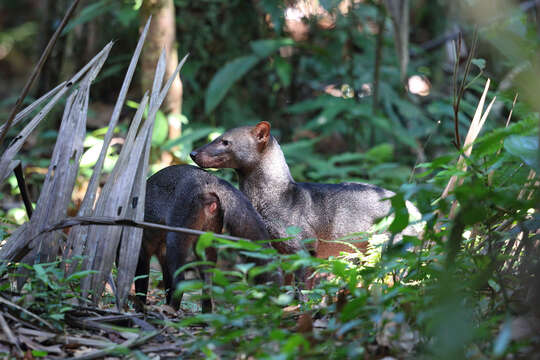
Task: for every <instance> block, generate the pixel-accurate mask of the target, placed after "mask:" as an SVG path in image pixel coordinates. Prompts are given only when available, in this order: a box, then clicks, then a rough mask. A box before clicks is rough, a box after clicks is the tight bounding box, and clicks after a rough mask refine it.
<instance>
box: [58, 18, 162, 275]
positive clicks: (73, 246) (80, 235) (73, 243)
mask: <svg viewBox="0 0 540 360" xmlns="http://www.w3.org/2000/svg"><path fill="white" fill-rule="evenodd" d="M150 21H151V17H150V18H149V19H148V21H147V22H146V25H145V27H144V29H143V31H142V33H141V36H140V37H139V41H138V43H137V47H136V48H135V51H134V53H133V56H132V57H131V61H130V63H129V67H128V70H127V71H126V75H125V77H124V81H123V83H122V87H121V89H120V93H119V94H118V98H117V100H116V104H115V106H114V110H113V113H112V114H111V120H110V121H109V128H108V129H107V133H106V134H105V137H104V139H103V146H102V148H101V152H100V154H99V157H98V160H97V162H96V165H95V166H94V171H93V173H92V176H91V177H90V182H89V183H88V188H87V190H86V193H85V195H84V198H83V201H82V203H81V206H80V207H79V211H78V213H77V215H79V216H89V215H92V214H93V211H94V203H95V199H96V194H97V188H98V185H99V178H100V175H101V171H102V169H103V164H104V163H105V157H106V155H107V149H108V148H109V145H110V142H111V140H112V137H113V133H114V128H115V127H116V125H117V123H118V119H119V118H120V112H121V110H122V107H123V106H124V102H125V100H126V96H127V92H128V89H129V86H130V84H131V80H132V79H133V74H134V73H135V69H136V67H137V62H138V61H139V57H140V55H141V51H142V48H143V44H144V40H145V39H146V35H147V34H148V28H149V26H150ZM88 230H89V229H88V227H86V226H83V227H74V228H73V229H71V232H70V233H69V237H68V241H67V244H68V249H70V250H71V255H70V257H71V259H72V260H73V259H74V258H78V257H80V256H81V255H82V254H83V253H84V252H85V248H86V246H87V235H88ZM76 266H77V263H76V262H72V265H71V266H69V268H68V273H72V272H73V271H74V270H75V268H76Z"/></svg>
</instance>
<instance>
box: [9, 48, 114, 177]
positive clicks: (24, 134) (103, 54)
mask: <svg viewBox="0 0 540 360" xmlns="http://www.w3.org/2000/svg"><path fill="white" fill-rule="evenodd" d="M111 47H112V43H109V44H107V45H106V46H105V47H104V48H103V50H102V51H100V52H99V54H98V55H96V56H94V58H93V59H92V60H90V62H88V64H86V65H85V66H84V67H83V68H82V69H81V70H80V71H79V72H78V73H76V74H75V75H74V76H73V77H72V78H71V79H70V80H69V81H68V82H66V83H63V84H64V85H63V86H62V87H61V89H60V90H58V91H57V92H56V94H55V95H54V96H53V97H52V99H51V100H50V101H49V102H48V103H47V104H46V105H45V107H43V109H41V111H39V112H38V114H37V115H36V116H34V118H33V119H32V120H31V121H30V122H29V123H28V124H27V125H26V126H25V127H24V128H23V129H22V131H21V132H20V133H19V135H17V137H15V139H14V140H13V141H12V142H11V144H10V145H9V146H8V148H7V149H6V151H5V152H4V153H3V154H2V157H1V158H0V183H1V182H3V181H4V180H5V179H6V178H7V177H8V175H9V174H10V172H9V165H10V163H11V161H12V160H13V158H14V157H15V155H17V153H18V152H19V150H20V149H21V147H22V145H23V144H24V141H25V140H26V139H27V138H28V136H29V135H30V133H32V131H33V130H34V129H35V128H36V127H37V126H38V125H39V123H40V122H41V121H42V120H43V119H44V118H45V116H46V115H47V114H48V113H49V111H51V109H52V108H53V107H54V105H56V103H57V102H58V100H60V98H61V97H62V96H63V95H64V94H65V93H66V92H67V91H68V90H70V89H71V88H72V85H73V84H74V83H76V82H77V81H79V79H80V78H81V77H82V76H83V75H84V74H85V73H86V72H88V70H90V69H91V68H93V67H94V66H96V64H98V63H99V62H100V61H104V60H105V59H106V58H107V56H108V55H109V52H110V50H111ZM50 93H51V92H49V94H50ZM49 96H50V95H49ZM38 101H43V100H38ZM34 108H35V107H34ZM23 111H26V109H25V110H23Z"/></svg>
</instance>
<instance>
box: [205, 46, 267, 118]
mask: <svg viewBox="0 0 540 360" xmlns="http://www.w3.org/2000/svg"><path fill="white" fill-rule="evenodd" d="M260 60H261V58H260V57H258V56H256V55H247V56H242V57H239V58H236V59H234V60H232V61H231V62H228V63H227V64H225V66H224V67H223V68H221V69H220V70H219V71H218V72H217V73H216V74H215V75H214V77H213V78H212V80H211V81H210V85H209V86H208V89H207V90H206V95H205V100H204V112H205V113H206V114H207V115H208V114H210V113H211V112H212V111H213V110H214V109H215V108H216V106H218V105H219V103H220V102H221V100H223V98H224V97H225V95H226V94H227V92H228V91H229V89H230V88H231V86H233V85H234V83H235V82H237V81H238V80H239V79H240V78H242V76H244V75H245V74H246V73H247V72H248V71H249V70H251V69H252V68H253V67H254V66H255V65H256V64H257V63H258V62H259V61H260Z"/></svg>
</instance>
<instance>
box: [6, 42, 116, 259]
mask: <svg viewBox="0 0 540 360" xmlns="http://www.w3.org/2000/svg"><path fill="white" fill-rule="evenodd" d="M111 47H112V43H109V44H108V45H107V46H105V47H104V48H103V50H102V51H100V53H99V54H98V55H96V56H95V57H94V58H93V59H92V60H91V61H90V62H89V63H88V64H87V65H85V66H84V67H83V68H82V69H81V70H80V71H79V72H77V73H76V74H75V75H74V76H73V77H72V78H71V79H70V81H68V82H66V83H62V84H61V86H58V87H57V89H54V90H53V91H51V92H49V93H48V94H46V95H45V96H44V97H42V98H40V99H39V100H38V102H43V101H45V100H46V99H47V97H51V96H52V99H51V100H50V101H49V102H48V103H47V104H46V105H45V107H44V108H43V109H42V110H41V111H40V112H39V113H38V114H37V115H36V116H35V117H34V118H33V119H32V120H31V121H30V122H29V123H28V124H27V125H26V127H25V128H24V129H23V130H22V131H21V132H20V133H19V135H18V136H17V138H16V140H15V141H14V142H12V144H11V145H10V146H9V147H8V149H7V150H6V152H4V154H3V156H2V159H1V160H0V168H2V167H3V169H4V170H0V174H2V175H0V178H2V176H3V178H5V177H6V176H7V175H9V173H10V171H12V165H13V164H14V161H13V160H12V158H13V157H14V156H15V155H16V154H17V153H18V151H19V150H20V148H21V146H22V144H23V143H24V140H25V139H26V138H27V137H28V135H29V134H30V133H31V132H32V131H33V130H34V129H35V127H36V126H37V125H38V124H39V122H40V121H41V120H42V119H43V118H44V117H45V115H46V114H47V113H48V112H49V111H50V110H51V109H52V107H53V106H54V105H55V104H56V102H57V101H58V100H59V99H60V98H61V97H62V96H63V95H64V94H65V93H66V92H67V91H68V90H70V89H71V88H72V86H71V85H73V84H75V82H77V81H79V79H80V78H81V77H82V76H85V78H84V79H83V81H82V82H81V86H80V88H79V90H76V91H75V92H74V93H73V94H72V95H71V96H70V98H69V100H68V101H67V104H66V107H65V111H64V116H63V119H62V122H61V127H60V132H59V135H58V140H57V143H56V145H55V148H54V151H53V158H52V160H51V165H50V167H49V171H48V174H47V177H46V179H45V182H44V185H43V189H42V191H41V195H40V199H38V202H37V206H36V211H35V213H34V216H32V220H31V221H30V222H29V223H28V224H29V225H25V226H23V227H21V228H23V230H21V231H16V232H15V233H14V234H13V235H12V236H11V237H10V238H9V240H8V244H6V245H5V246H4V247H3V248H2V249H0V259H3V260H8V261H12V260H14V259H18V260H20V259H21V258H23V257H25V256H28V252H29V251H30V249H32V248H36V245H40V244H45V247H38V248H36V250H35V251H34V256H35V255H36V252H37V251H38V249H39V250H40V253H42V254H43V257H44V258H45V259H50V258H51V257H54V255H56V253H57V251H56V249H57V246H54V245H53V243H54V242H55V240H54V239H56V238H57V236H56V235H54V234H53V235H48V236H46V238H45V240H43V239H41V240H40V239H36V240H35V241H36V242H34V243H33V244H30V243H29V241H30V239H31V238H33V235H34V234H37V233H39V232H40V231H41V230H42V229H43V228H46V227H47V226H48V225H50V224H51V223H53V222H56V221H58V220H59V219H61V218H63V217H65V215H66V212H67V207H68V204H69V201H70V200H71V193H72V191H73V186H74V183H75V178H76V176H77V171H78V157H80V155H81V154H82V149H83V148H82V146H83V145H82V143H83V140H84V134H85V132H86V114H87V108H88V96H89V88H90V85H91V82H92V81H93V80H94V79H95V77H96V76H97V73H98V72H99V70H100V69H101V67H102V66H103V63H104V62H105V60H106V58H107V56H108V54H109V52H110V49H111ZM85 74H86V75H85ZM55 91H56V93H55ZM53 94H54V96H53ZM74 102H75V106H73V105H74ZM38 105H39V104H38ZM38 105H34V104H32V105H31V106H30V107H27V108H26V109H25V110H23V115H26V114H27V113H29V112H30V111H32V110H33V109H34V108H36V107H37V106H38ZM29 108H30V109H29ZM22 117H24V116H22V115H21V119H22ZM5 164H7V166H5ZM6 170H7V171H6ZM2 172H3V173H2ZM38 240H39V243H38V242H37V241H38ZM49 245H51V246H50V247H49ZM53 249H54V250H53ZM53 253H54V255H52V254H53ZM27 262H30V263H33V262H34V258H33V257H32V256H28V257H27Z"/></svg>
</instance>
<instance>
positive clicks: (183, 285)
mask: <svg viewBox="0 0 540 360" xmlns="http://www.w3.org/2000/svg"><path fill="white" fill-rule="evenodd" d="M203 287H204V282H202V281H201V280H186V281H181V282H180V283H179V284H178V286H176V291H175V293H184V292H188V291H197V290H200V289H202V288H203Z"/></svg>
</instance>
